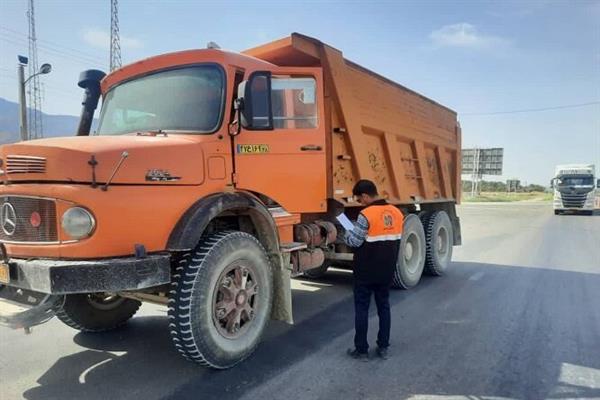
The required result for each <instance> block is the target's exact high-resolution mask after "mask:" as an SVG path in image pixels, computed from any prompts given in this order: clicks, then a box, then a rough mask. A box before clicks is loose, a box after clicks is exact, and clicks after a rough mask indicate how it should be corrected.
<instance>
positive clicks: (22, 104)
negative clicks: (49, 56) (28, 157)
mask: <svg viewBox="0 0 600 400" xmlns="http://www.w3.org/2000/svg"><path fill="white" fill-rule="evenodd" d="M17 59H18V60H19V65H18V66H17V74H18V79H19V133H20V134H21V140H23V141H25V140H28V139H29V132H28V131H27V101H26V100H25V84H27V82H29V81H30V80H31V78H34V77H36V76H38V75H43V74H48V73H50V71H52V66H51V65H50V64H42V66H41V67H40V70H39V71H38V72H36V73H35V74H33V75H31V76H30V77H29V78H27V79H25V66H26V65H27V63H28V62H29V60H28V59H27V57H24V56H17Z"/></svg>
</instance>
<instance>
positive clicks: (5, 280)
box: [0, 263, 10, 283]
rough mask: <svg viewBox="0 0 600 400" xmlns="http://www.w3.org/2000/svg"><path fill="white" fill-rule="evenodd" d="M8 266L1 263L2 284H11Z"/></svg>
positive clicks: (0, 275) (0, 281) (0, 278)
mask: <svg viewBox="0 0 600 400" xmlns="http://www.w3.org/2000/svg"><path fill="white" fill-rule="evenodd" d="M8 271H9V270H8V265H7V264H4V263H0V283H9V282H10V274H9V272H8Z"/></svg>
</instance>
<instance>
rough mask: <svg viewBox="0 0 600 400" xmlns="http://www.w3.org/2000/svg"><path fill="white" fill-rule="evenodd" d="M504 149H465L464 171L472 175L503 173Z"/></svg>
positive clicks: (463, 154)
mask: <svg viewBox="0 0 600 400" xmlns="http://www.w3.org/2000/svg"><path fill="white" fill-rule="evenodd" d="M503 157H504V149H503V148H501V147H495V148H491V149H463V150H462V173H463V174H465V175H466V174H470V175H478V176H481V175H502V161H503Z"/></svg>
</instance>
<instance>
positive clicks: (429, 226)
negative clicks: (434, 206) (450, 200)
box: [423, 211, 454, 276]
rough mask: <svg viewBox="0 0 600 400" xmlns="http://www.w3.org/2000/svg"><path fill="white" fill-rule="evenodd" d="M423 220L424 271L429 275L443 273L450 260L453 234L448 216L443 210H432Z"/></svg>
mask: <svg viewBox="0 0 600 400" xmlns="http://www.w3.org/2000/svg"><path fill="white" fill-rule="evenodd" d="M423 221H424V225H425V236H426V238H427V257H426V260H425V271H426V272H427V273H428V274H430V275H437V276H440V275H443V274H444V273H445V272H446V270H447V269H448V266H449V265H450V261H451V260H452V246H453V242H454V239H453V237H454V236H453V231H452V223H451V222H450V217H448V214H447V213H446V212H445V211H434V212H432V213H431V214H429V215H428V216H425V217H424V218H423Z"/></svg>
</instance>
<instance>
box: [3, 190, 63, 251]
mask: <svg viewBox="0 0 600 400" xmlns="http://www.w3.org/2000/svg"><path fill="white" fill-rule="evenodd" d="M35 213H37V214H35ZM57 241H58V234H57V231H56V203H55V202H54V200H50V199H41V198H36V197H20V196H1V197H0V242H29V243H31V242H41V243H44V242H57Z"/></svg>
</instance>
